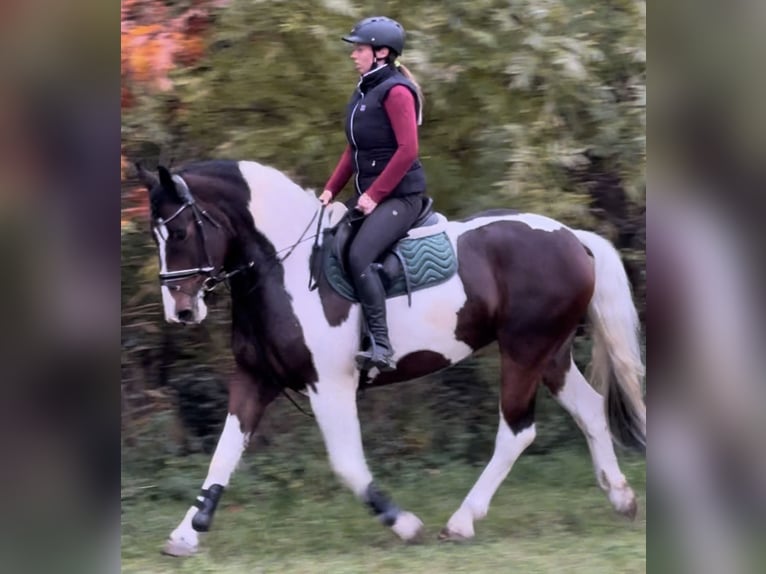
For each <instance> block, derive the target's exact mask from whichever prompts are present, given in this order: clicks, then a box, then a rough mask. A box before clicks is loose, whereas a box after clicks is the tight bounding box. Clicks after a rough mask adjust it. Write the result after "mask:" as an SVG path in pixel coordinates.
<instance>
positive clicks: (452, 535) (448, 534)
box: [439, 526, 473, 542]
mask: <svg viewBox="0 0 766 574" xmlns="http://www.w3.org/2000/svg"><path fill="white" fill-rule="evenodd" d="M472 538H473V536H464V535H463V534H460V533H459V532H455V531H453V530H450V529H449V528H447V527H446V526H445V527H444V528H442V529H441V532H439V540H441V541H442V542H468V541H470V540H471V539H472Z"/></svg>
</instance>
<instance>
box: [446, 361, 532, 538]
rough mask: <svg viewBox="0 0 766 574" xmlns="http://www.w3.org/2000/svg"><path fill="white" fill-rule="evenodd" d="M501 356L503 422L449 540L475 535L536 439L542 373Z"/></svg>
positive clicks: (456, 515) (452, 520)
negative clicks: (536, 403) (536, 401)
mask: <svg viewBox="0 0 766 574" xmlns="http://www.w3.org/2000/svg"><path fill="white" fill-rule="evenodd" d="M501 358H502V387H501V390H500V424H499V427H498V429H497V437H496V438H495V450H494V453H493V454H492V458H491V459H490V461H489V464H488V465H487V466H486V468H485V469H484V472H482V473H481V476H480V477H479V480H477V481H476V484H475V485H474V486H473V488H472V489H471V491H470V492H469V493H468V495H467V496H466V497H465V499H464V500H463V503H462V504H461V505H460V508H458V509H457V511H456V512H455V513H454V514H453V515H452V517H450V519H449V522H447V526H446V527H445V528H444V529H442V531H441V534H440V535H439V537H440V538H442V539H445V540H465V539H469V538H473V536H474V521H476V520H481V519H482V518H484V517H485V516H486V515H487V512H488V511H489V503H490V501H491V500H492V497H493V496H494V494H495V492H496V491H497V489H498V488H499V487H500V484H502V482H503V480H505V477H506V476H508V473H509V472H510V471H511V468H512V467H513V463H514V462H516V459H517V458H518V457H519V456H520V455H521V453H522V452H524V449H526V448H527V447H528V446H529V445H530V444H532V441H533V440H534V439H535V424H534V399H535V390H536V389H537V384H538V381H539V374H538V373H537V371H530V370H526V369H523V368H521V367H520V366H518V365H517V364H516V363H515V362H514V361H513V360H512V359H510V358H509V357H508V356H507V355H505V354H503V355H502V357H501Z"/></svg>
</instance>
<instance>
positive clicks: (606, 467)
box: [546, 359, 637, 519]
mask: <svg viewBox="0 0 766 574" xmlns="http://www.w3.org/2000/svg"><path fill="white" fill-rule="evenodd" d="M546 383H547V381H546ZM563 383H564V384H563V386H561V387H560V388H557V386H556V385H551V384H549V385H548V386H549V387H550V388H551V392H552V393H553V395H554V397H555V398H556V400H557V401H558V402H559V403H560V404H561V406H563V407H564V408H565V409H566V410H567V411H568V412H569V413H570V414H571V415H572V417H574V419H575V422H577V425H578V426H579V427H580V429H582V431H583V434H585V438H586V439H587V441H588V447H589V448H590V453H591V458H592V459H593V467H594V470H595V472H596V480H597V481H598V484H599V486H600V487H601V489H602V490H603V491H604V492H605V493H606V494H607V496H608V497H609V501H610V502H611V503H612V506H613V507H614V509H615V510H616V511H617V512H619V513H620V514H622V515H624V516H627V517H629V518H631V519H632V518H635V516H636V508H637V504H636V495H635V494H634V493H633V489H632V488H630V486H629V485H628V481H627V480H626V479H625V475H623V474H622V471H621V470H620V467H619V465H618V463H617V456H616V455H615V453H614V445H613V444H612V437H611V435H610V434H609V428H608V426H607V422H606V416H605V414H604V398H603V397H602V396H601V395H600V394H599V393H598V392H596V391H595V390H594V389H593V387H591V386H590V385H589V384H588V382H587V381H586V380H585V377H583V375H582V373H581V372H580V370H579V369H578V368H577V365H575V364H574V361H572V360H571V359H570V365H569V369H568V371H566V375H565V377H564V381H563Z"/></svg>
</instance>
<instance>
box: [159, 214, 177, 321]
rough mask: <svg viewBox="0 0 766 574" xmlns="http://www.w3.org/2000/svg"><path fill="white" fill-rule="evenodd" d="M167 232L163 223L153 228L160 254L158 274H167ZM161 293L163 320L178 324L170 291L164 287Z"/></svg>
mask: <svg viewBox="0 0 766 574" xmlns="http://www.w3.org/2000/svg"><path fill="white" fill-rule="evenodd" d="M167 235H168V230H167V228H166V227H165V225H164V224H163V223H160V224H158V225H157V227H155V228H154V236H155V237H156V238H157V245H158V247H159V252H160V273H167V272H168V263H167V259H166V257H165V250H166V243H165V239H164V238H163V236H164V237H167ZM160 291H161V292H162V306H163V308H164V309H165V320H166V321H167V322H168V323H178V319H177V318H176V303H175V301H174V300H173V295H171V294H170V289H168V288H167V287H166V286H165V285H162V286H161V287H160Z"/></svg>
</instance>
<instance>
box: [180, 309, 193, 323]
mask: <svg viewBox="0 0 766 574" xmlns="http://www.w3.org/2000/svg"><path fill="white" fill-rule="evenodd" d="M176 317H178V320H179V321H181V322H182V323H191V322H192V321H193V320H194V313H193V312H192V310H191V309H183V310H181V311H178V312H177V313H176Z"/></svg>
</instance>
